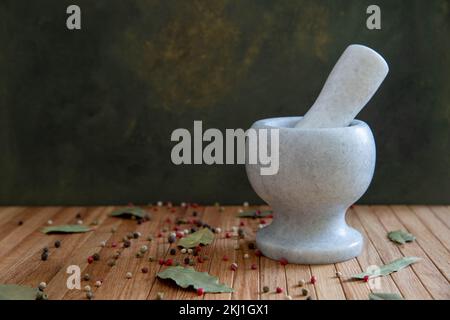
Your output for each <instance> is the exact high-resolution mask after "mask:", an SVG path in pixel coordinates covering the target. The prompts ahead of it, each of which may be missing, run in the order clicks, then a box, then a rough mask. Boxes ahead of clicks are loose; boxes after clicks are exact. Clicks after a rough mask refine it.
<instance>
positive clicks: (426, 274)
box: [373, 206, 450, 299]
mask: <svg viewBox="0 0 450 320" xmlns="http://www.w3.org/2000/svg"><path fill="white" fill-rule="evenodd" d="M398 208H399V210H407V211H408V214H410V215H413V213H412V212H411V211H409V209H408V208H407V207H406V206H402V207H400V206H399V207H398ZM373 210H374V212H375V213H376V215H377V216H378V218H379V219H380V221H381V223H382V224H383V225H384V227H385V228H386V230H388V231H394V230H408V229H407V228H405V226H404V225H402V223H401V222H400V221H399V220H398V219H397V217H396V216H395V215H394V214H393V211H392V210H390V208H389V207H387V206H374V207H373ZM417 221H418V220H417ZM408 231H409V230H408ZM397 247H398V248H399V249H400V251H401V252H402V254H403V255H404V256H413V257H419V258H422V261H420V262H418V263H415V264H413V265H412V269H413V270H414V272H415V273H416V275H417V277H418V278H419V279H420V281H421V282H422V284H423V285H424V286H425V287H426V288H427V290H428V292H429V293H430V294H431V296H432V297H433V298H435V299H449V298H450V287H449V285H448V283H447V280H446V279H445V277H444V276H443V275H442V274H441V273H440V272H439V270H438V269H437V268H436V267H435V265H434V264H433V263H432V262H431V260H430V259H429V258H428V256H427V254H426V253H425V252H424V251H423V250H422V248H421V247H420V246H419V245H418V244H417V243H416V242H412V243H408V244H405V245H398V246H397Z"/></svg>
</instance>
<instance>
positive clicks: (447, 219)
mask: <svg viewBox="0 0 450 320" xmlns="http://www.w3.org/2000/svg"><path fill="white" fill-rule="evenodd" d="M428 208H430V210H431V211H433V212H434V214H435V215H437V216H438V217H439V219H441V220H442V221H443V222H444V223H445V225H446V226H447V227H448V228H450V208H449V207H448V206H428Z"/></svg>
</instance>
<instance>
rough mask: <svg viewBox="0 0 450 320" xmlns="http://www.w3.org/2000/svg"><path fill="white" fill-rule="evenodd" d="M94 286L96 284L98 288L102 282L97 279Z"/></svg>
mask: <svg viewBox="0 0 450 320" xmlns="http://www.w3.org/2000/svg"><path fill="white" fill-rule="evenodd" d="M95 286H96V287H97V288H100V287H101V286H102V282H101V281H99V280H97V281H95Z"/></svg>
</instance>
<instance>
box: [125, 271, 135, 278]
mask: <svg viewBox="0 0 450 320" xmlns="http://www.w3.org/2000/svg"><path fill="white" fill-rule="evenodd" d="M125 277H126V278H127V279H131V278H132V277H133V274H132V273H131V272H127V274H126V275H125Z"/></svg>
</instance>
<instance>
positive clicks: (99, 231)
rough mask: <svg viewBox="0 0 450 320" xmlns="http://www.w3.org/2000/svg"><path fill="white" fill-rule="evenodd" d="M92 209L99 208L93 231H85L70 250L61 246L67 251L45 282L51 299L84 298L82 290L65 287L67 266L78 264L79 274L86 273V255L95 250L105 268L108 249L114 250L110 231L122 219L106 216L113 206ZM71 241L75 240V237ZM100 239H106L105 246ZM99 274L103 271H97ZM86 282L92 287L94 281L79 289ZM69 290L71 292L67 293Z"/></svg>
mask: <svg viewBox="0 0 450 320" xmlns="http://www.w3.org/2000/svg"><path fill="white" fill-rule="evenodd" d="M92 210H101V211H100V214H101V216H100V218H99V219H98V220H99V225H98V226H97V228H96V230H95V231H94V232H89V233H86V234H85V236H83V237H82V239H81V240H80V241H79V242H78V243H76V245H75V246H74V247H73V248H72V250H68V246H67V243H64V244H63V247H62V248H63V250H64V251H66V252H67V254H65V257H64V259H63V261H62V262H63V266H62V268H61V269H60V270H59V271H58V272H57V273H56V274H55V275H54V277H53V278H52V279H51V280H50V281H49V282H48V283H47V289H46V290H45V291H46V293H47V294H48V296H49V299H51V300H60V299H63V298H64V297H66V299H69V297H71V298H77V299H82V298H85V294H84V292H83V291H79V290H77V289H73V290H69V289H68V288H67V279H68V277H69V274H67V267H68V266H71V265H75V266H78V267H79V268H80V274H81V276H83V275H84V274H85V273H86V268H87V267H88V263H87V257H89V256H91V255H93V254H94V253H96V252H97V253H99V254H100V257H101V261H102V262H101V265H102V266H104V267H105V268H106V267H107V266H106V264H107V263H106V261H107V259H108V257H110V255H111V254H108V251H110V252H112V251H114V250H115V249H114V248H112V249H111V243H112V241H113V240H112V239H113V237H114V233H112V232H111V230H112V229H113V228H118V227H119V226H120V224H121V222H122V220H121V219H117V218H112V217H108V214H109V213H110V212H112V211H113V210H114V207H98V208H92V209H91V210H90V212H92ZM84 220H86V218H84ZM72 241H74V242H75V238H74V240H72ZM102 241H106V247H104V248H102V247H101V246H100V242H102ZM107 268H109V267H107ZM97 270H98V269H97ZM105 273H106V272H105ZM99 274H104V273H102V272H99ZM88 283H89V284H90V285H91V287H94V286H93V284H94V283H92V282H83V283H82V284H83V286H82V287H81V290H83V287H84V286H85V285H87V284H88ZM69 292H71V293H70V294H69Z"/></svg>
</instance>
